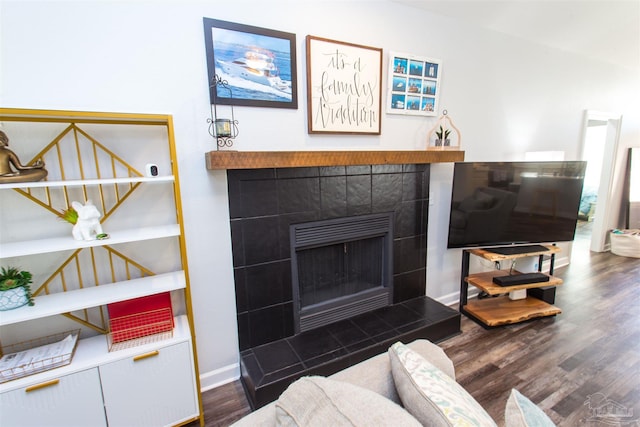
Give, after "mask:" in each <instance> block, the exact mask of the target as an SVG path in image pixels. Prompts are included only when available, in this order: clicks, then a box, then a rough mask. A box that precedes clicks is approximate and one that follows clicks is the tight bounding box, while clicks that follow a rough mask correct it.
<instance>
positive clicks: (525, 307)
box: [460, 245, 562, 328]
mask: <svg viewBox="0 0 640 427" xmlns="http://www.w3.org/2000/svg"><path fill="white" fill-rule="evenodd" d="M545 247H546V248H547V250H546V251H540V250H538V251H535V250H534V251H532V252H526V253H521V254H513V255H502V254H498V253H495V252H491V249H465V250H463V252H462V274H461V278H460V313H462V314H464V315H465V316H467V317H469V318H470V319H472V320H474V321H475V322H477V323H479V324H480V325H481V326H483V327H485V328H490V327H496V326H502V325H508V324H513V323H520V322H524V321H527V320H531V319H535V318H538V317H546V316H555V315H556V314H560V313H561V312H562V310H560V309H559V308H558V307H556V306H554V305H552V304H550V303H549V302H545V301H543V300H542V299H538V298H535V297H532V296H527V297H526V298H523V299H516V300H512V299H510V298H509V296H508V295H503V294H509V293H510V292H513V291H519V290H523V289H524V290H526V289H535V288H544V287H555V286H559V285H561V284H562V280H561V279H559V278H557V277H553V264H554V261H555V254H556V253H558V252H560V248H558V247H557V246H551V245H549V246H547V245H545ZM470 255H475V256H479V257H481V258H484V259H486V260H488V261H491V262H494V263H495V262H501V261H512V260H515V259H518V258H526V257H531V256H538V258H539V259H538V271H541V269H542V261H543V259H544V256H545V255H548V256H550V257H551V266H550V271H549V281H548V282H538V283H527V284H519V285H513V286H499V285H496V284H495V283H493V278H494V277H496V276H506V275H508V274H509V269H506V270H493V271H487V272H481V273H473V274H469V259H470ZM513 273H514V274H520V273H519V272H518V271H513ZM469 285H472V286H474V287H476V288H478V289H480V290H481V291H484V292H485V293H486V294H488V295H489V297H488V298H484V299H473V300H471V301H468V299H467V294H468V290H469ZM498 295H500V296H498ZM551 302H553V301H551Z"/></svg>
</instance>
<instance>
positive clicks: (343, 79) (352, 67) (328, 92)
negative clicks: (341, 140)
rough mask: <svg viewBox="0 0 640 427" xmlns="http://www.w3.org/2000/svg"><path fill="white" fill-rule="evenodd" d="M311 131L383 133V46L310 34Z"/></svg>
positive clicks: (308, 89) (309, 120)
mask: <svg viewBox="0 0 640 427" xmlns="http://www.w3.org/2000/svg"><path fill="white" fill-rule="evenodd" d="M306 42H307V43H306V44H307V102H308V111H307V119H308V130H309V133H345V134H373V135H380V130H381V121H380V119H381V116H380V110H381V108H382V101H381V99H382V96H381V95H382V83H381V79H382V49H379V48H374V47H368V46H361V45H357V44H353V43H345V42H340V41H335V40H328V39H323V38H319V37H314V36H307V39H306Z"/></svg>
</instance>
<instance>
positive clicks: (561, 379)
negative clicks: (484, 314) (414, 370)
mask: <svg viewBox="0 0 640 427" xmlns="http://www.w3.org/2000/svg"><path fill="white" fill-rule="evenodd" d="M555 273H556V275H557V276H559V277H561V278H562V279H563V280H564V284H563V285H562V286H560V287H559V288H558V290H557V295H556V304H555V305H556V306H558V307H560V308H561V309H562V311H563V312H562V314H560V315H558V316H556V317H553V318H545V319H540V320H534V321H531V322H527V323H523V324H518V325H511V326H506V327H501V328H496V329H491V330H486V329H484V328H482V327H480V326H478V325H477V324H475V323H474V322H472V321H470V320H469V319H467V318H466V317H464V316H463V319H462V334H460V335H458V336H456V337H453V338H451V339H448V340H446V341H444V342H442V343H440V346H441V347H442V348H443V349H444V350H445V352H446V353H447V354H448V355H449V357H451V359H452V360H453V362H454V365H455V367H456V376H457V380H458V381H459V382H460V384H462V385H463V386H464V388H465V389H466V390H467V391H469V393H471V394H472V395H473V396H474V397H475V398H476V399H477V401H478V402H479V403H480V404H481V405H482V406H483V407H484V408H486V410H487V411H488V412H489V414H490V415H491V416H492V417H493V418H494V419H495V420H496V422H497V423H498V425H500V426H502V425H503V424H504V420H503V418H504V407H505V403H506V400H507V397H508V395H509V392H510V390H511V388H517V389H518V390H519V391H520V392H521V393H522V394H524V395H525V396H527V397H529V398H530V399H531V400H532V401H533V402H535V403H536V404H538V405H539V406H540V407H541V408H542V409H543V410H544V411H545V413H547V414H548V415H549V416H550V417H551V419H552V420H553V421H554V422H555V423H556V424H557V425H559V426H581V425H590V426H598V425H602V426H604V425H610V426H611V425H613V426H626V425H634V426H638V425H640V312H639V309H640V304H639V302H640V259H637V258H626V257H619V256H616V255H612V254H610V253H608V252H607V253H593V252H589V250H588V241H586V239H585V238H580V236H578V237H577V240H576V242H575V244H574V249H573V255H572V260H571V264H570V265H569V266H568V267H563V268H558V269H556V272H555ZM590 396H591V397H590ZM607 399H609V400H610V406H609V408H613V407H618V408H619V409H623V410H627V411H629V412H631V411H632V414H631V416H627V417H622V418H617V419H615V420H613V421H611V420H606V419H605V418H602V417H600V418H598V417H595V418H593V417H592V415H596V413H595V411H593V410H592V409H594V408H595V407H596V406H597V405H599V404H601V403H605V401H606V400H607ZM203 401H204V406H205V420H206V425H207V426H226V425H229V424H230V423H232V422H234V421H236V420H238V419H240V418H242V417H243V416H244V415H245V414H247V413H248V412H249V405H248V403H247V400H246V397H245V396H244V392H243V390H242V386H241V385H240V382H239V381H235V382H233V383H230V384H227V385H224V386H222V387H219V388H216V389H214V390H210V391H207V392H205V393H204V394H203Z"/></svg>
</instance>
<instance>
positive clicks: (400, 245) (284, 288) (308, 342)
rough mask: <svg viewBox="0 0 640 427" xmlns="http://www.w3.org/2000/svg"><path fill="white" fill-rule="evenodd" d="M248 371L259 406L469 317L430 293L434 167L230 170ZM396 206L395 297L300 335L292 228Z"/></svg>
mask: <svg viewBox="0 0 640 427" xmlns="http://www.w3.org/2000/svg"><path fill="white" fill-rule="evenodd" d="M227 177H228V185H229V211H230V221H231V237H232V245H233V266H234V276H235V288H236V289H235V290H236V307H237V313H238V335H239V342H240V354H241V361H240V367H241V376H242V382H243V385H244V387H245V390H246V392H247V396H248V398H249V401H250V404H251V405H252V407H254V408H258V407H261V406H264V405H265V404H267V403H269V402H271V401H273V400H275V399H276V398H277V397H278V396H279V395H280V394H281V393H282V392H283V391H284V389H285V388H286V387H287V386H288V385H289V384H290V383H291V382H292V381H294V380H295V379H297V378H299V377H301V376H303V375H330V374H331V373H334V372H336V371H338V370H340V369H343V368H345V367H347V366H350V365H353V364H355V363H357V362H359V361H362V360H364V359H366V358H368V357H371V356H373V355H375V354H377V353H380V352H382V351H385V350H386V348H388V346H389V345H391V344H392V343H393V342H395V341H397V340H401V341H404V342H408V341H411V340H414V339H417V338H427V339H430V340H432V341H440V340H442V339H445V338H447V337H449V336H452V335H455V334H457V333H459V331H460V314H459V313H458V312H457V311H456V310H453V309H451V308H449V307H446V306H444V305H442V304H440V303H438V302H436V301H434V300H432V299H430V298H428V297H426V296H425V290H426V242H427V235H426V230H427V218H428V215H427V214H428V204H429V200H428V194H429V165H428V164H403V165H369V166H330V167H300V168H282V169H241V170H229V171H228V172H227ZM383 212H392V213H393V217H394V224H393V304H392V305H389V306H387V307H383V308H379V309H376V310H373V311H371V312H368V313H364V314H360V315H357V316H355V317H352V318H350V319H346V320H342V321H340V322H338V323H333V324H330V325H327V326H323V327H320V328H317V329H313V330H309V331H306V332H303V333H300V334H297V335H296V334H295V332H294V313H293V307H294V304H293V296H292V273H291V253H290V236H289V226H290V225H291V224H299V223H305V222H311V221H319V220H325V219H333V218H340V217H347V216H357V215H366V214H372V213H383Z"/></svg>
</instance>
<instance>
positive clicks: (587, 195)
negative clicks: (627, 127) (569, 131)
mask: <svg viewBox="0 0 640 427" xmlns="http://www.w3.org/2000/svg"><path fill="white" fill-rule="evenodd" d="M621 122H622V116H621V115H619V114H614V113H605V112H599V111H592V110H587V111H585V121H584V128H583V132H582V135H583V136H582V153H581V159H582V160H586V161H587V172H586V175H585V184H584V190H583V198H582V202H583V203H582V204H581V207H580V211H581V214H582V215H583V216H586V220H587V221H588V222H589V223H591V224H589V226H585V227H584V229H586V230H589V229H590V230H591V239H590V245H589V249H590V250H591V251H594V252H604V251H606V250H608V249H609V243H608V242H607V234H608V231H609V230H610V229H612V228H615V227H616V222H617V214H616V212H614V209H613V208H612V205H613V203H611V195H612V190H613V177H614V167H615V160H616V152H617V148H618V139H619V133H620V125H621ZM583 219H584V218H583ZM583 237H584V236H583Z"/></svg>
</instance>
